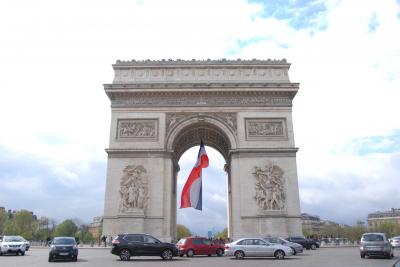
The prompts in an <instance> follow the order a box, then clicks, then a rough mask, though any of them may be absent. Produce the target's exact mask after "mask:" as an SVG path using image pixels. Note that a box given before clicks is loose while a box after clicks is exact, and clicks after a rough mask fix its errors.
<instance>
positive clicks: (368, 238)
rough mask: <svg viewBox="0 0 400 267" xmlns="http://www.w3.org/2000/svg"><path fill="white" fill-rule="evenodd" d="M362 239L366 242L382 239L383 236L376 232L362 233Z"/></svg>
mask: <svg viewBox="0 0 400 267" xmlns="http://www.w3.org/2000/svg"><path fill="white" fill-rule="evenodd" d="M362 240H363V241H367V242H374V241H383V236H382V235H376V234H369V235H363V238H362Z"/></svg>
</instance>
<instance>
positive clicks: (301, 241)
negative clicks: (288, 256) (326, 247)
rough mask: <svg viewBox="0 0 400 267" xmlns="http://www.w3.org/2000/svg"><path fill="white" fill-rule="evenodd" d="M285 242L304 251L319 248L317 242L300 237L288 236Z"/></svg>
mask: <svg viewBox="0 0 400 267" xmlns="http://www.w3.org/2000/svg"><path fill="white" fill-rule="evenodd" d="M286 240H287V241H290V242H293V243H297V244H300V245H302V246H303V247H304V248H305V249H317V248H319V242H317V241H315V240H314V239H306V238H304V237H302V236H290V237H288V238H286Z"/></svg>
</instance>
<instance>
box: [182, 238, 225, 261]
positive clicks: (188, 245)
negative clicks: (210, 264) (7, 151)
mask: <svg viewBox="0 0 400 267" xmlns="http://www.w3.org/2000/svg"><path fill="white" fill-rule="evenodd" d="M176 246H177V247H178V248H179V256H181V257H182V256H183V255H185V254H186V256H188V257H193V255H208V256H211V255H214V254H216V255H217V256H222V255H224V245H223V244H217V243H213V242H212V241H211V240H209V239H208V238H205V237H199V236H191V237H185V238H182V239H180V240H179V241H178V243H177V244H176Z"/></svg>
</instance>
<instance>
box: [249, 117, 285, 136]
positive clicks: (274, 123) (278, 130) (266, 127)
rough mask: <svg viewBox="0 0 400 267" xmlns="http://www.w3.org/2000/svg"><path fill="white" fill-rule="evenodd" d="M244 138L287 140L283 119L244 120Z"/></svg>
mask: <svg viewBox="0 0 400 267" xmlns="http://www.w3.org/2000/svg"><path fill="white" fill-rule="evenodd" d="M246 138H247V139H248V140H252V139H253V140H254V139H255V140H257V139H265V138H267V139H268V138H287V134H286V122H285V119H268V118H265V119H246Z"/></svg>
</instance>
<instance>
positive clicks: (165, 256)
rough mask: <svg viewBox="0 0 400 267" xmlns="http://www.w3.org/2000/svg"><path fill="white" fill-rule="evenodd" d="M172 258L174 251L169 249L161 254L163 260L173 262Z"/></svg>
mask: <svg viewBox="0 0 400 267" xmlns="http://www.w3.org/2000/svg"><path fill="white" fill-rule="evenodd" d="M172 257H173V256H172V251H171V250H169V249H166V250H164V251H163V252H162V253H161V258H162V259H163V260H172Z"/></svg>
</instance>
